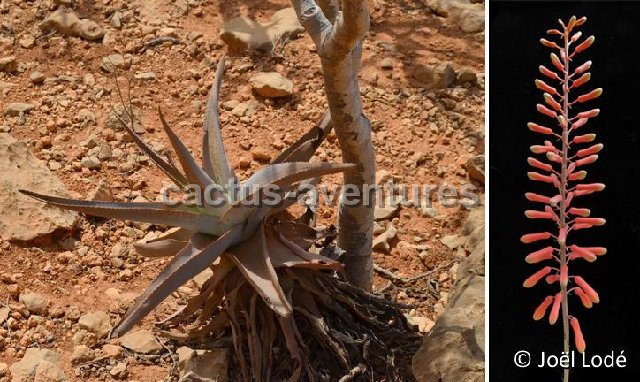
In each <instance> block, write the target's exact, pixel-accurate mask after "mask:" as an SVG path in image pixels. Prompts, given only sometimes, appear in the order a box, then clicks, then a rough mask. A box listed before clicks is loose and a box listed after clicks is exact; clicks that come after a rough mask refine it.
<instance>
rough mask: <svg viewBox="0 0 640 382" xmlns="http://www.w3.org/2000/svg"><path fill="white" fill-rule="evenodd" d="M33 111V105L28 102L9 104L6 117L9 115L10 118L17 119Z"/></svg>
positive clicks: (5, 110) (6, 108)
mask: <svg viewBox="0 0 640 382" xmlns="http://www.w3.org/2000/svg"><path fill="white" fill-rule="evenodd" d="M31 110H33V105H32V104H30V103H26V102H13V103H10V104H7V106H6V107H5V109H4V115H8V116H10V117H17V116H19V115H20V114H27V113H28V112H30V111H31Z"/></svg>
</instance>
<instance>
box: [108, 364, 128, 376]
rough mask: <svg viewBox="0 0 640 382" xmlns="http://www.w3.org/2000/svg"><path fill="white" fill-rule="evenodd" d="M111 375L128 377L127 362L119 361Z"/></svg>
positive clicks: (110, 371) (110, 372)
mask: <svg viewBox="0 0 640 382" xmlns="http://www.w3.org/2000/svg"><path fill="white" fill-rule="evenodd" d="M109 375H111V376H112V377H113V378H115V379H125V378H126V377H127V363H126V362H118V363H117V364H116V365H115V366H114V367H113V368H112V369H111V370H109Z"/></svg>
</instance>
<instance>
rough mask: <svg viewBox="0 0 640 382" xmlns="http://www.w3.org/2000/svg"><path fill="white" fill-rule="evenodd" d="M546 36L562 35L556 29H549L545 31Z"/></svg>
mask: <svg viewBox="0 0 640 382" xmlns="http://www.w3.org/2000/svg"><path fill="white" fill-rule="evenodd" d="M547 34H559V35H561V34H562V32H560V31H559V30H557V29H549V30H548V31H547Z"/></svg>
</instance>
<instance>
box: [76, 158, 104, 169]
mask: <svg viewBox="0 0 640 382" xmlns="http://www.w3.org/2000/svg"><path fill="white" fill-rule="evenodd" d="M80 164H81V165H82V167H85V168H88V169H89V170H95V169H99V168H100V159H98V158H97V157H94V156H89V157H83V158H82V159H81V160H80Z"/></svg>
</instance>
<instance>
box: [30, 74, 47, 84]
mask: <svg viewBox="0 0 640 382" xmlns="http://www.w3.org/2000/svg"><path fill="white" fill-rule="evenodd" d="M45 78H46V76H45V75H44V74H43V73H40V72H33V73H31V75H30V76H29V79H30V80H31V82H32V83H34V84H41V83H43V82H44V79H45Z"/></svg>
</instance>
